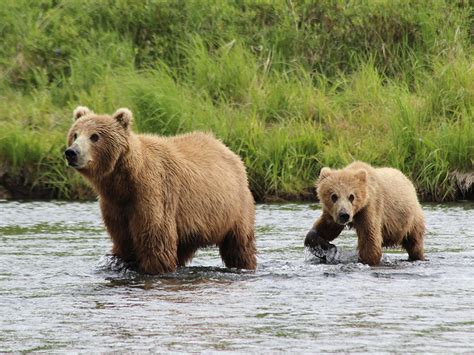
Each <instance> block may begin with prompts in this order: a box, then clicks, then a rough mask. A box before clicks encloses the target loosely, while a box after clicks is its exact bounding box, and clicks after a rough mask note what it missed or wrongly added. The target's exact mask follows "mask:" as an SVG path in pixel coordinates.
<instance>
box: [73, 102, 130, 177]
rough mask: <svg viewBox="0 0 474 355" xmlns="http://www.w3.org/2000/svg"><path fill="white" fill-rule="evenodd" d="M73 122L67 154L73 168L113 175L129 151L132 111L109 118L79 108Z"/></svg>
mask: <svg viewBox="0 0 474 355" xmlns="http://www.w3.org/2000/svg"><path fill="white" fill-rule="evenodd" d="M73 119H74V123H73V125H72V127H71V129H70V130H69V133H68V136H67V145H68V148H67V149H66V151H65V152H64V154H65V156H66V160H67V162H68V164H69V166H72V167H73V168H75V169H77V170H78V171H80V172H81V173H85V174H94V175H106V174H108V173H110V172H112V171H113V169H114V167H115V164H116V163H117V161H118V159H119V158H120V156H121V155H122V154H124V153H125V152H126V151H127V150H128V138H129V136H130V132H131V123H132V119H133V116H132V113H131V112H130V110H128V109H126V108H122V109H119V110H117V111H116V112H115V113H114V114H113V115H112V116H109V115H98V114H95V113H94V112H93V111H91V110H89V109H88V108H87V107H84V106H79V107H77V108H76V109H75V110H74V113H73Z"/></svg>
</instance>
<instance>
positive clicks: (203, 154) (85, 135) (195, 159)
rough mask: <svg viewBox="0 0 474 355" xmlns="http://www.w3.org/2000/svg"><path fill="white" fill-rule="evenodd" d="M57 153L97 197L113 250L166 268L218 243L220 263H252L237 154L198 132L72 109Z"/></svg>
mask: <svg viewBox="0 0 474 355" xmlns="http://www.w3.org/2000/svg"><path fill="white" fill-rule="evenodd" d="M73 116H74V119H75V122H74V124H73V125H72V127H71V129H70V131H69V134H68V138H67V143H68V148H67V150H66V151H65V155H66V159H67V161H68V163H69V165H70V166H72V167H74V168H75V169H76V170H77V171H78V172H79V173H81V174H82V175H83V176H84V177H85V178H86V179H87V180H88V181H90V183H91V184H92V186H93V187H94V188H95V190H96V191H97V193H98V195H99V201H100V208H101V211H102V216H103V219H104V222H105V225H106V227H107V230H108V232H109V234H110V236H111V238H112V241H113V248H112V252H113V254H115V255H117V256H119V257H121V258H123V259H124V260H126V261H134V262H136V263H137V264H138V267H139V269H140V270H141V271H143V272H146V273H150V274H157V273H164V272H169V271H173V270H175V269H176V267H177V265H183V266H184V265H185V264H186V262H188V261H190V260H191V259H192V257H193V255H194V253H195V252H196V250H197V249H198V248H201V247H207V246H210V245H218V246H219V249H220V254H221V257H222V259H223V261H224V263H225V265H226V266H227V267H235V268H242V269H255V268H256V247H255V238H254V230H253V228H254V219H255V206H254V200H253V197H252V194H251V193H250V190H249V187H248V181H247V174H246V171H245V167H244V164H243V163H242V161H241V159H240V158H239V157H238V156H237V155H236V154H234V153H233V152H231V151H230V150H229V149H228V148H227V147H226V146H225V145H224V144H222V143H221V142H220V141H219V140H217V139H216V138H214V137H213V136H212V135H210V134H206V133H199V132H196V133H190V134H185V135H179V136H175V137H160V136H156V135H146V134H135V133H133V132H132V130H131V123H132V113H131V112H130V110H128V109H119V110H118V111H116V112H115V113H114V114H113V115H112V116H110V115H98V114H95V113H94V112H92V111H91V110H89V109H88V108H87V107H78V108H76V110H75V111H74V114H73Z"/></svg>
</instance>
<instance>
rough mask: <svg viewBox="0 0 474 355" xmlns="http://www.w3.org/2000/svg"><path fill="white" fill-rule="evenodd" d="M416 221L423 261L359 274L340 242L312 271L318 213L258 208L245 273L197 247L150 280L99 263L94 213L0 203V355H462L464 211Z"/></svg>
mask: <svg viewBox="0 0 474 355" xmlns="http://www.w3.org/2000/svg"><path fill="white" fill-rule="evenodd" d="M424 209H425V212H426V217H427V225H428V234H427V237H426V255H427V257H428V259H429V260H428V261H425V262H414V263H412V262H408V261H407V255H406V253H405V252H403V251H400V250H396V249H395V250H386V251H385V252H384V256H383V260H382V264H381V265H380V266H378V267H369V266H366V265H362V264H360V263H357V253H356V251H355V246H356V237H355V233H354V232H353V231H344V232H343V234H342V235H341V237H339V238H338V239H336V240H335V244H336V245H337V252H335V253H334V254H333V255H330V256H329V257H327V258H326V262H325V263H321V260H320V258H318V257H315V256H314V255H313V254H311V253H308V252H307V251H305V250H304V248H303V239H304V235H305V233H306V231H307V229H308V228H309V227H310V226H311V225H312V223H313V222H314V219H315V218H317V217H318V215H319V214H320V210H319V208H318V206H317V205H308V204H287V205H259V206H258V207H257V228H256V235H257V244H258V250H259V255H258V261H259V266H258V269H257V271H255V272H248V271H238V270H229V269H226V268H224V267H223V266H222V262H221V261H220V258H219V253H218V251H217V249H215V248H210V249H205V250H201V251H199V252H198V255H197V256H196V258H195V260H194V261H193V263H192V265H191V266H190V267H185V268H179V269H178V270H177V271H176V272H174V273H170V274H166V275H161V276H152V275H141V274H139V273H137V272H136V271H134V266H133V265H128V264H125V263H123V262H122V261H121V260H119V259H117V258H115V257H113V256H111V255H108V254H107V253H108V251H109V249H110V242H109V240H108V237H107V235H106V233H105V232H104V229H103V227H102V222H101V219H100V213H99V209H98V206H97V204H96V203H56V202H49V203H47V202H28V203H21V202H4V203H0V329H1V330H2V331H1V332H0V352H2V351H18V352H19V351H32V350H35V351H46V352H49V351H81V352H91V351H94V352H100V351H111V350H118V351H134V352H141V351H150V350H151V351H161V352H164V351H170V350H171V351H213V350H217V351H219V350H226V351H248V352H276V351H287V352H289V351H291V352H303V351H305V352H323V351H327V352H349V351H350V352H356V351H361V352H367V351H372V352H399V353H404V352H453V351H464V352H469V351H471V350H472V348H473V347H474V341H473V338H472V332H473V330H474V315H473V311H472V294H473V291H474V277H473V276H474V269H473V268H472V265H473V261H474V230H473V228H474V227H473V226H472V223H468V222H470V221H472V220H473V219H474V205H473V204H467V203H466V204H451V205H433V204H431V205H425V206H424Z"/></svg>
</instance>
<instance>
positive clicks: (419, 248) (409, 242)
mask: <svg viewBox="0 0 474 355" xmlns="http://www.w3.org/2000/svg"><path fill="white" fill-rule="evenodd" d="M424 233H425V225H424V222H423V221H421V222H418V223H415V226H414V227H413V229H412V230H411V231H410V232H409V233H408V235H407V236H406V237H405V239H403V241H402V246H403V248H404V249H405V250H406V251H407V252H408V257H409V259H410V260H411V261H415V260H425V256H424V247H423V235H424Z"/></svg>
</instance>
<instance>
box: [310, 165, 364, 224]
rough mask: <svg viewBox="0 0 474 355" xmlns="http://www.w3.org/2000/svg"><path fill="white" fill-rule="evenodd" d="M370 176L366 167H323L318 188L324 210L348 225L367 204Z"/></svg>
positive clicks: (338, 221)
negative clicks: (353, 168)
mask: <svg viewBox="0 0 474 355" xmlns="http://www.w3.org/2000/svg"><path fill="white" fill-rule="evenodd" d="M367 180H368V176H367V171H366V170H364V169H359V170H347V169H344V170H331V169H329V168H322V169H321V173H320V175H319V179H318V181H317V182H316V189H317V193H318V197H319V200H320V201H321V204H322V207H323V210H324V211H326V212H327V213H329V214H330V215H331V216H332V218H333V220H334V222H336V223H338V224H340V225H347V224H349V223H351V222H352V220H353V218H354V215H355V214H357V212H359V211H360V210H361V209H362V208H364V207H365V206H366V205H367V197H368V183H367Z"/></svg>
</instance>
